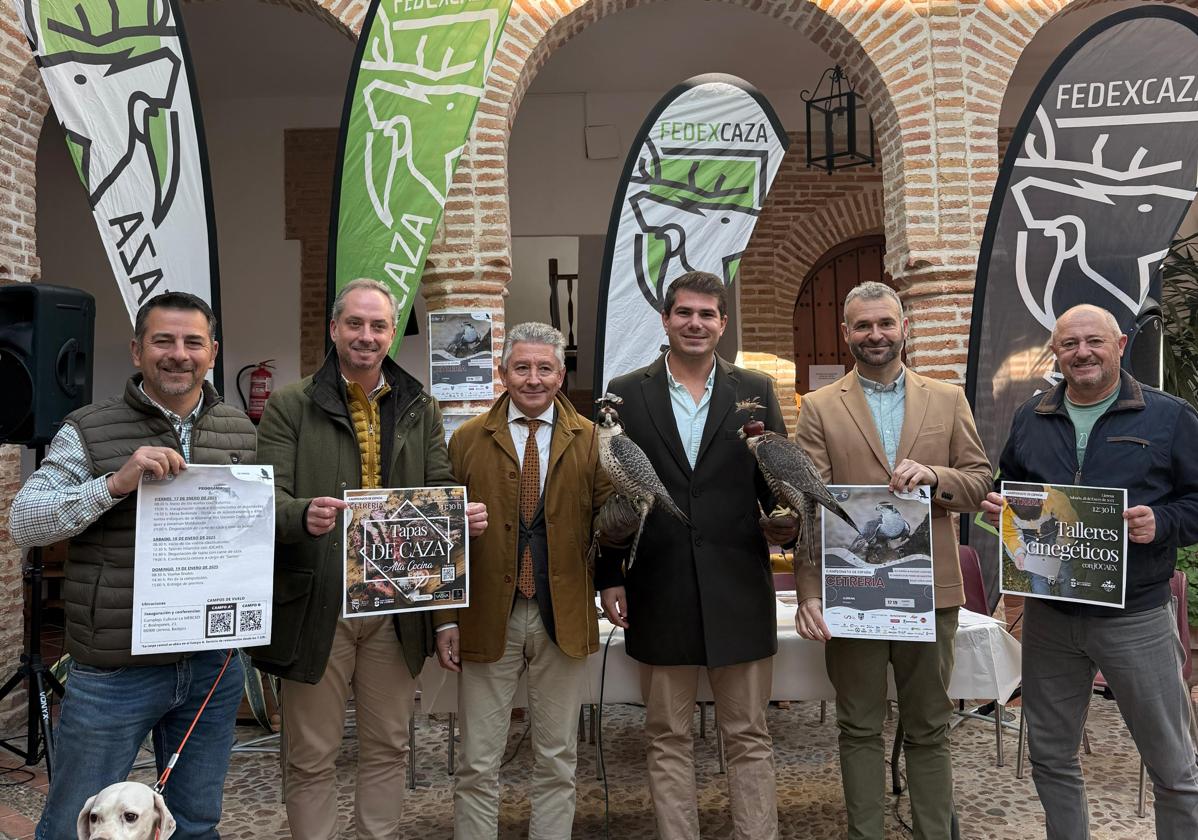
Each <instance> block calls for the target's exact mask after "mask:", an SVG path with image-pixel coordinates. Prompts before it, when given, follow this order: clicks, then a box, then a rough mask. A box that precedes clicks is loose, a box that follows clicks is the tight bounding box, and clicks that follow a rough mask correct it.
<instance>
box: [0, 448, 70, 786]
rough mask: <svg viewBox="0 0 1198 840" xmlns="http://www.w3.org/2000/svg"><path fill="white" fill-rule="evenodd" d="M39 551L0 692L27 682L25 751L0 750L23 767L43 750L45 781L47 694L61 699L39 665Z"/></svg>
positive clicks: (50, 743)
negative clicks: (13, 658) (23, 627)
mask: <svg viewBox="0 0 1198 840" xmlns="http://www.w3.org/2000/svg"><path fill="white" fill-rule="evenodd" d="M45 455H46V448H45V447H44V446H38V447H37V449H36V450H35V456H34V458H35V469H36V468H37V467H40V466H41V465H42V459H43V458H44V457H45ZM42 571H43V566H42V550H41V548H33V549H31V550H30V552H29V562H28V564H26V566H25V568H24V574H23V578H24V579H25V582H26V583H28V584H29V601H30V603H29V641H28V642H27V643H26V646H25V652H24V653H22V654H21V664H20V665H18V666H17V668H16V670H15V671H14V672H13V673H12V675H11V676H10V677H9V678H8V681H7V682H6V683H4V686H3V687H2V688H0V701H3V700H4V698H6V697H8V695H10V694H12V692H13V691H15V690H16V688H17V686H19V685H20V684H21V683H22V682H27V694H28V700H29V703H28V709H27V710H26V718H25V748H24V749H21V748H20V747H16V746H13V745H12V744H10V743H9V742H8V741H4V740H0V747H2V748H4V749H6V750H8V751H9V752H11V753H13V754H15V755H17V756H19V757H20V758H21V759H23V760H24V762H25V764H27V765H33V764H37V762H38V758H39V747H44V751H45V757H46V778H47V779H48V778H50V774H51V772H52V766H53V763H54V724H53V722H52V721H51V719H50V700H49V697H48V694H49V692H54V693H55V694H57V695H58V696H59V697H62V694H63V688H62V683H60V682H59V681H58V679H57V678H56V677H55V676H54V674H53V673H52V672H51V671H50V669H49V667H47V665H46V663H45V662H43V661H42Z"/></svg>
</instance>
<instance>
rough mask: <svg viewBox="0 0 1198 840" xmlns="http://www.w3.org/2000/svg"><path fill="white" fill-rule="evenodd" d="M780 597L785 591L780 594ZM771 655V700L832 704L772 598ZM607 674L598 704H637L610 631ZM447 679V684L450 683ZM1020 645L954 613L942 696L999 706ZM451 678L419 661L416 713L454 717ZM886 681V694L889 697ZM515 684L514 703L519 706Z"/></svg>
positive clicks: (816, 650)
mask: <svg viewBox="0 0 1198 840" xmlns="http://www.w3.org/2000/svg"><path fill="white" fill-rule="evenodd" d="M783 597H785V593H783ZM776 607H777V621H778V655H777V656H775V657H774V685H773V691H772V692H771V694H770V696H771V698H772V699H774V700H835V699H836V692H835V690H834V689H833V688H832V683H831V682H830V681H829V680H828V672H827V669H826V668H825V666H824V646H823V645H822V644H820V643H819V642H809V641H807V640H806V639H803V638H800V637H799V634H798V633H797V632H795V629H794V613H795V608H794V606H793V604H784V603H783V602H782V601H778V602H777V604H776ZM612 629H613V628H612V625H611V624H609V623H608V622H607V621H603V620H601V621H600V622H599V643H600V650H599V652H598V653H595V654H592V655H591V656H590V657H589V658H588V660H587V682H588V689H587V692H586V693H585V694H584V695H583V702H584V703H598V702H599V683H600V678H601V677H602V676H603V671H604V668H603V649H602V646H603V644H604V643H605V642H607V638H608V634H609V633H611V632H612ZM606 671H607V677H606V684H605V685H604V687H603V702H604V703H640V702H642V698H641V687H640V671H639V666H638V664H637V663H636V661H635V660H633V659H631V658H630V657H629V656H628V655H627V654H626V653H625V652H624V632H623V631H622V630H619V629H616V630H615V634H614V635H613V636H612V639H611V646H610V650H608V653H607V668H606ZM450 677H452V679H450ZM1019 679H1020V647H1019V642H1018V641H1016V639H1015V637H1014V636H1012V635H1011V634H1010V633H1008V632H1007V631H1006V628H1005V627H1004V626H1003V625H1002V623H1001V622H998V621H996V620H994V619H992V618H989V617H987V616H984V615H980V614H978V613H975V612H970V611H969V610H966V609H964V608H962V609H961V613H960V618H959V621H958V629H957V638H956V661H955V665H954V667H953V678H952V682H951V683H949V687H948V693H949V696H950V697H952V698H953V699H963V700H969V699H981V700H998V701H999V702H1002V703H1005V702H1006V701H1007V700H1008V699H1010V697H1011V694H1012V693H1013V692H1014V691H1015V689H1016V688H1018V686H1019ZM457 683H458V681H457V675H456V674H451V673H450V672H448V671H445V670H444V669H442V668H441V666H440V665H438V664H437V662H436V660H435V659H432V660H430V661H428V662H426V663H425V666H424V672H423V673H422V674H421V676H420V685H421V692H422V693H421V701H420V705H421V709H422V710H423V711H424V712H426V713H427V712H442V713H443V712H456V711H457V705H458V685H457ZM893 693H894V691H893V682H892V684H891V694H892V695H893ZM699 699H700V700H710V699H711V688H710V686H709V685H708V683H707V676H706V673H705V672H703V671H700V676H699ZM527 703H528V698H527V694H526V693H525V690H524V685H523V681H522V682H521V686H520V688H519V690H518V692H517V694H516V700H515V705H516V706H526V705H527Z"/></svg>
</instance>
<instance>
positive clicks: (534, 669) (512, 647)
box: [453, 597, 586, 840]
mask: <svg viewBox="0 0 1198 840" xmlns="http://www.w3.org/2000/svg"><path fill="white" fill-rule="evenodd" d="M525 671H527V672H528V707H529V714H530V716H531V721H530V724H529V725H530V726H531V727H532V750H533V770H532V779H531V786H530V790H529V794H528V799H529V804H530V805H531V806H532V819H531V821H530V823H529V828H528V837H529V840H566V838H568V837H569V836H570V829H571V826H572V825H573V823H574V768H575V765H576V764H577V760H578V710H579V707H580V706H581V704H582V696H583V693H584V690H585V686H586V660H585V659H572V658H571V657H569V656H566V655H565V654H564V653H562V652H561V649H560V648H558V646H557V645H556V644H554V642H553V640H552V639H550V638H549V634H548V633H546V632H545V625H544V624H543V623H542V622H541V614H540V612H539V611H538V609H537V602H536V601H535V600H534V601H530V600H528V599H527V598H521V597H517V598H516V604H515V606H514V607H513V609H512V614H511V616H510V617H509V618H508V624H507V644H506V646H505V648H504V652H503V656H501V657H500V658H499V660H498V661H496V662H463V663H462V676H461V681H460V682H459V684H458V715H459V720H460V721H461V726H462V761H461V765H460V767H459V769H458V773H457V787H456V788H455V789H454V795H453V800H454V818H453V828H454V831H453V836H454V838H456V840H489V838H495V837H497V836H498V833H499V763H500V761H501V760H502V758H503V748H504V746H505V745H506V744H507V738H508V729H509V727H510V725H511V714H512V698H513V697H514V696H515V694H516V687H517V685H518V683H519V682H520V675H521V674H523V673H524V672H525Z"/></svg>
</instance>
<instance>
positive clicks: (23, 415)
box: [0, 283, 96, 446]
mask: <svg viewBox="0 0 1198 840" xmlns="http://www.w3.org/2000/svg"><path fill="white" fill-rule="evenodd" d="M95 322H96V301H95V299H94V298H92V296H91V295H89V294H88V293H87V292H81V291H79V290H78V289H68V288H66V287H64V286H48V285H45V284H43V283H15V284H12V285H8V286H0V443H20V444H25V445H27V446H44V445H45V444H47V443H49V442H50V440H51V439H52V438H53V437H54V434H55V433H56V432H57V431H58V428H59V426H61V425H62V420H63V418H64V417H66V416H67V415H68V414H70V413H71V412H72V411H74V410H75V409H76V408H79V407H80V406H84V405H87V404H88V403H90V402H91V401H92V343H93V340H94V337H95Z"/></svg>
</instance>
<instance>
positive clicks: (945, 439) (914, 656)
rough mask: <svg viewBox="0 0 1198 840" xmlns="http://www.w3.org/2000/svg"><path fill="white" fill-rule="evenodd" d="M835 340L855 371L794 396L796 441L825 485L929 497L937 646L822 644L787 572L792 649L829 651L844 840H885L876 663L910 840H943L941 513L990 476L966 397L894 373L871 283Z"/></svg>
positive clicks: (949, 635) (899, 314) (964, 501)
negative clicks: (890, 708)
mask: <svg viewBox="0 0 1198 840" xmlns="http://www.w3.org/2000/svg"><path fill="white" fill-rule="evenodd" d="M841 331H842V333H843V334H844V340H845V343H846V344H848V347H849V350H850V351H851V352H852V354H853V356H854V357H855V358H856V360H857V364H856V367H855V368H854V370H853V371H851V372H850V373H849V374H848V375H846V376H844V377H842V378H841V379H840V380H839V381H837V382H834V383H832V384H831V385H828V386H826V387H824V388H821V389H819V390H818V391H815V392H813V393H810V394H807V395H806V396H804V398H803V408H802V411H800V412H799V425H798V429H797V431H796V433H795V439H796V440H797V441H798V442H799V443H800V444H801V445H802V447H803V449H804V450H805V451H806V452H807V454H808V455H810V456H811V459H812V460H813V461H814V462H815V465H816V468H817V469H818V470H819V471H820V474H821V477H822V478H823V479H824V481H826V482H828V483H833V484H856V485H868V484H874V485H878V484H885V485H889V487H890V489H891V490H892V491H908V490H912V489H914V488H915V487H918V486H920V485H926V486H928V487H930V488H931V489H932V557H933V567H934V574H935V589H936V595H935V597H936V641H935V643H934V644H929V643H927V642H896V641H884V640H874V639H840V638H837V639H833V638H832V637H831V634H830V633H829V631H828V626H827V624H826V623H825V622H824V618H823V598H822V587H821V581H820V570H819V569H818V568H813V567H811V566H808V565H805V564H804V565H803V566H801V567H799V568H796V580H797V586H798V590H799V609H798V613H797V614H796V615H795V626H796V628H797V629H798V631H799V635H801V636H803V638H806V639H813V640H817V641H826V642H827V643H828V644H827V648H826V651H825V655H826V659H827V665H828V676H829V677H830V678H831V680H832V684H833V685H834V686H835V687H836V721H837V725H838V726H839V728H840V767H841V774H842V776H843V778H844V798H845V805H846V807H847V810H848V821H849V838H850V840H882V836H883V817H884V811H885V789H884V781H883V777H884V774H885V771H884V769H883V768H884V761H885V758H884V750H883V744H882V721H883V718H884V717H885V712H886V682H887V681H886V667H887V665H888V664H890V665H893V666H894V678H895V684H896V686H897V688H898V702H899V717H900V720H901V721H902V723H903V730H904V739H903V746H904V749H905V751H906V755H907V779H908V785H909V789H910V792H911V812H912V816H913V818H914V828H915V837H916V838H917V840H933V838H935V840H941V838H943V840H948V838H949V837H950V835H951V826H952V817H953V796H952V791H953V787H952V764H951V760H950V756H949V745H948V727H949V721H950V720H951V718H952V702H951V701H950V700H949V697H948V683H949V678H950V676H951V675H952V670H953V640H954V637H955V636H956V632H957V610H958V608H959V607H960V605H962V604H964V603H965V593H964V591H963V589H962V585H961V568H960V562H959V560H958V557H957V538H956V529H955V527H954V525H953V520H952V517H950V516H949V512H950V511H958V512H964V511H973V510H977V509H978V508H979V507H980V505H981V502H982V500H983V499H984V498H985V497H986V492H987V490H989V489H990V484H991V476H992V475H993V473H992V472H991V470H990V464H989V463H988V462H987V460H986V454H985V452H984V451H983V449H982V444H981V441H980V440H979V438H978V433H977V429H976V428H975V426H974V422H973V414H972V413H971V411H970V409H969V404H968V403H967V402H966V401H965V394H964V392H963V391H962V390H961V389H960V388H958V387H957V386H956V385H949V384H947V383H944V382H939V381H937V380H935V379H929V378H926V377H923V376H920V375H919V374H917V373H915V372H914V371H912V370H908V369H907V368H906V367H905V366H904V365H903V362H902V350H903V345H904V344H905V343H906V340H907V335H908V323H907V319H906V318H905V317H903V307H902V303H901V302H900V300H899V298H898V295H896V294H895V293H894V290H892V289H891V288H890V287H888V286H885V285H883V284H881V283H873V282H871V283H862V284H861V285H860V286H857V287H856V288H855V289H853V290H852V291H850V292H849V294H848V296H847V297H846V298H845V303H844V323H843V324H841ZM795 556H796V557H801V556H804V555H803V554H802V553H801V552H798V551H796V553H795Z"/></svg>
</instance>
